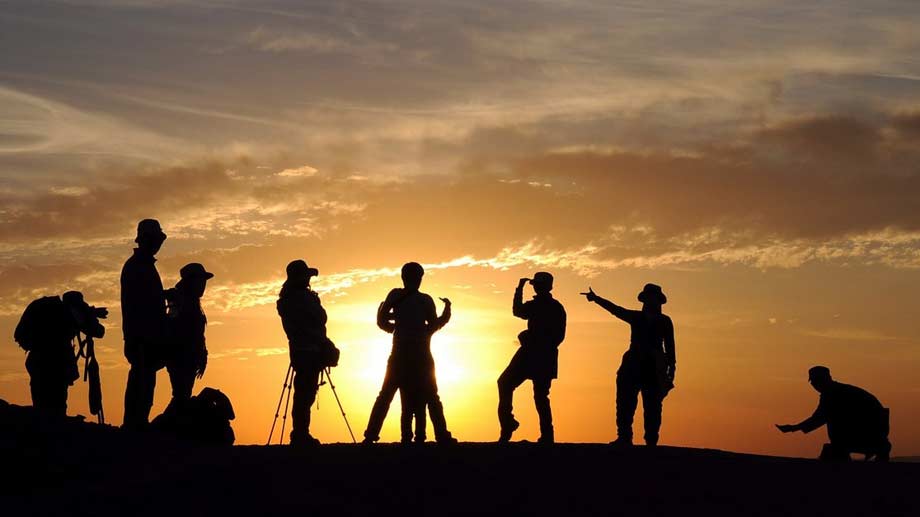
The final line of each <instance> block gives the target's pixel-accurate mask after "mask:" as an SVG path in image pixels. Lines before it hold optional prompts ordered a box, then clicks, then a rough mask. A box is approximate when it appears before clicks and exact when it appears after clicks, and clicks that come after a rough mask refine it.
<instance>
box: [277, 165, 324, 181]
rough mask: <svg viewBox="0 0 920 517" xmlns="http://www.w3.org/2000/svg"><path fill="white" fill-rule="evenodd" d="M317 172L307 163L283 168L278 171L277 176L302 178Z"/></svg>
mask: <svg viewBox="0 0 920 517" xmlns="http://www.w3.org/2000/svg"><path fill="white" fill-rule="evenodd" d="M317 172H319V171H318V170H317V169H314V168H313V167H310V166H309V165H304V166H302V167H296V168H293V169H284V170H283V171H281V172H279V173H278V176H282V177H285V178H303V177H310V176H313V175H315V174H316V173H317Z"/></svg>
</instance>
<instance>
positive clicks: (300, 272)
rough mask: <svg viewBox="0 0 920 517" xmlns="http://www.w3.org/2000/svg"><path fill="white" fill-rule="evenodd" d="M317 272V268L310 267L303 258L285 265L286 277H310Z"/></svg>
mask: <svg viewBox="0 0 920 517" xmlns="http://www.w3.org/2000/svg"><path fill="white" fill-rule="evenodd" d="M318 274H319V270H318V269H316V268H315V267H310V266H308V265H307V263H306V262H304V261H303V260H300V259H297V260H295V261H293V262H291V263H290V264H288V265H287V276H288V278H310V277H311V276H316V275H318Z"/></svg>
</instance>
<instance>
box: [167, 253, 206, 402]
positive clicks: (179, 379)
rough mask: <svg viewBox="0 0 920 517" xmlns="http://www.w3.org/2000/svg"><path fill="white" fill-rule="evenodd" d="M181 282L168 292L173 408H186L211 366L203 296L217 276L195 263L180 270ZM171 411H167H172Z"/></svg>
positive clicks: (169, 363)
mask: <svg viewBox="0 0 920 517" xmlns="http://www.w3.org/2000/svg"><path fill="white" fill-rule="evenodd" d="M179 276H180V280H179V282H178V283H177V284H176V287H174V288H173V289H170V290H169V291H168V292H167V299H168V302H169V303H168V305H169V311H168V313H167V318H166V320H167V325H166V327H167V336H168V343H169V345H168V348H169V350H168V351H167V354H166V371H167V372H169V382H170V384H172V400H171V401H170V402H169V405H170V406H177V405H182V404H183V403H186V402H188V401H189V400H190V399H191V398H192V389H193V388H194V387H195V379H196V378H198V379H200V378H201V377H202V376H203V375H204V370H205V368H206V367H207V365H208V349H207V346H206V345H205V337H204V331H205V327H206V326H207V324H208V318H207V317H206V316H205V314H204V310H202V308H201V297H202V296H204V290H205V287H206V286H207V282H208V280H210V279H211V278H214V274H213V273H210V272H208V271H206V270H205V268H204V266H203V265H201V264H199V263H197V262H192V263H191V264H186V265H185V266H183V267H182V269H180V270H179ZM168 409H169V408H167V410H168Z"/></svg>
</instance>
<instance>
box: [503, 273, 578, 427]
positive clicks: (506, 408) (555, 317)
mask: <svg viewBox="0 0 920 517" xmlns="http://www.w3.org/2000/svg"><path fill="white" fill-rule="evenodd" d="M528 283H529V284H530V285H532V286H533V289H534V293H535V294H534V297H533V299H532V300H528V301H526V302H525V301H524V286H525V285H527V284H528ZM552 290H553V275H551V274H549V273H547V272H545V271H541V272H539V273H536V274H534V276H533V279H530V278H522V279H521V280H520V281H519V282H518V286H517V289H515V290H514V300H513V302H512V306H511V312H512V313H513V314H514V315H515V316H516V317H518V318H521V319H522V320H526V321H527V330H524V331H523V332H521V333H520V334H518V341H519V343H520V347H519V348H518V349H517V351H516V352H515V354H514V356H513V357H512V358H511V362H510V363H508V366H507V368H505V371H503V372H502V374H501V375H500V376H499V377H498V422H499V425H500V426H501V433H500V434H499V438H498V441H499V442H500V443H504V442H508V441H509V440H511V434H512V433H514V431H515V430H516V429H517V428H518V426H519V425H520V424H519V423H518V421H517V420H515V418H514V413H513V404H512V401H513V398H514V390H515V389H517V387H518V386H520V385H521V384H522V383H523V382H524V381H525V380H528V379H530V380H531V381H532V382H533V400H534V405H535V406H536V408H537V415H539V417H540V438H539V440H538V441H539V442H540V443H545V444H550V443H554V442H555V432H554V430H553V412H552V408H551V406H550V403H549V390H550V387H551V385H552V383H553V379H555V378H556V376H557V374H558V369H559V368H558V365H559V345H560V344H561V343H562V341H563V340H564V339H565V325H566V315H565V308H563V307H562V304H561V303H559V301H558V300H556V299H555V298H553V295H552Z"/></svg>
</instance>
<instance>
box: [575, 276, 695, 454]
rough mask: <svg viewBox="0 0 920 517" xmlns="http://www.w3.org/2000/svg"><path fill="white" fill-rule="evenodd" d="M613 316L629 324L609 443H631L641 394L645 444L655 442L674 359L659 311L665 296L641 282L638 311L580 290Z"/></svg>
mask: <svg viewBox="0 0 920 517" xmlns="http://www.w3.org/2000/svg"><path fill="white" fill-rule="evenodd" d="M581 294H582V295H584V296H585V297H587V299H588V301H589V302H594V303H596V304H598V305H600V306H601V307H603V308H604V309H606V310H607V311H608V312H610V313H611V314H613V315H614V316H616V317H617V318H619V319H621V320H623V321H625V322H626V323H629V326H630V329H631V335H630V340H629V350H627V351H626V353H625V354H623V362H622V364H621V365H620V369H619V370H617V439H616V441H614V442H611V443H612V444H613V445H620V446H631V445H632V438H633V434H632V424H633V416H634V415H635V413H636V406H637V405H638V403H639V393H642V412H643V413H644V414H645V444H646V445H648V446H651V447H654V446H656V445H658V431H659V429H660V428H661V403H662V401H663V400H664V397H665V396H666V395H667V394H668V391H670V390H671V388H673V387H674V372H675V371H676V368H677V360H676V357H675V354H674V324H673V323H672V322H671V318H669V317H668V316H666V315H665V314H662V312H661V306H662V305H664V304H665V303H667V301H668V299H667V297H666V296H665V295H664V293H663V292H662V291H661V287H659V286H657V285H655V284H645V287H644V288H643V289H642V292H641V293H639V297H638V298H639V301H640V302H642V310H640V311H636V310H630V309H626V308H623V307H620V306H619V305H617V304H615V303H613V302H611V301H609V300H605V299H603V298H601V297H600V296H598V295H597V294H595V293H594V290H592V289H590V288H589V289H588V292H587V293H581Z"/></svg>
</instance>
